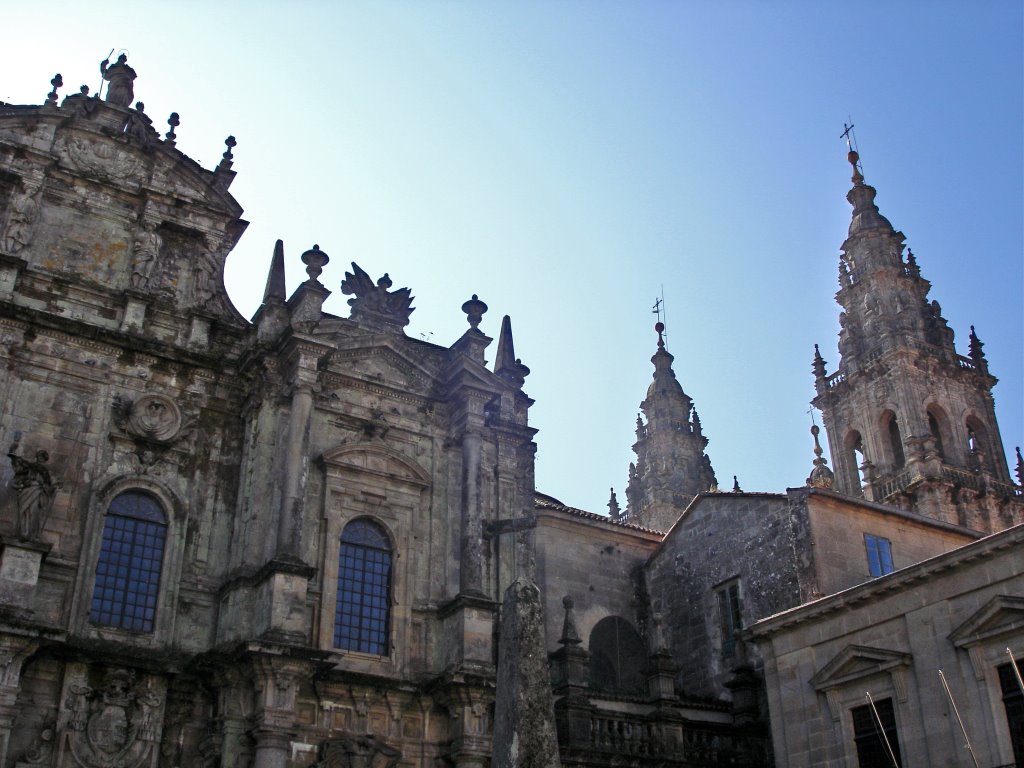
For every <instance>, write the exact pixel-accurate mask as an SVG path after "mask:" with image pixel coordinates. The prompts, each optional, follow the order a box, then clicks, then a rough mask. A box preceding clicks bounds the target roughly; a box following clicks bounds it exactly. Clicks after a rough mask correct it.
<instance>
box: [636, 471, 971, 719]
mask: <svg viewBox="0 0 1024 768" xmlns="http://www.w3.org/2000/svg"><path fill="white" fill-rule="evenodd" d="M866 535H870V536H875V537H878V538H881V539H885V540H886V541H888V542H889V543H890V546H891V550H890V552H891V556H892V560H893V563H892V567H893V568H897V569H898V568H902V567H905V566H909V565H912V564H913V563H916V562H918V561H920V560H923V559H925V558H926V557H931V556H934V555H938V554H941V553H943V552H947V551H949V550H951V549H955V548H957V547H961V546H964V545H965V544H969V543H971V542H973V541H975V540H977V538H978V536H979V534H978V533H977V532H975V531H972V530H970V529H967V528H962V527H959V526H955V525H951V524H947V523H941V522H939V521H935V520H932V519H930V518H927V517H924V516H923V515H917V514H914V513H909V512H902V511H901V510H896V509H893V508H891V507H885V506H882V505H880V504H871V503H868V502H864V501H861V500H859V499H853V498H850V497H847V496H844V495H841V494H837V493H834V492H832V491H828V490H821V489H810V488H798V489H790V490H788V491H787V492H786V493H785V494H773V493H743V492H739V493H711V494H702V495H700V496H698V497H697V499H695V500H694V502H693V504H691V505H690V507H689V508H688V509H687V510H686V512H685V513H684V514H683V516H682V517H681V518H680V519H679V521H678V522H677V523H676V525H675V526H674V527H673V528H672V530H671V531H670V532H669V533H668V535H667V536H666V537H665V539H664V541H663V542H662V543H661V544H660V545H659V546H658V548H657V550H656V551H655V553H654V554H653V555H652V556H651V557H650V559H649V560H648V562H647V563H646V565H645V570H644V575H645V578H646V582H647V590H648V592H649V594H650V596H651V598H650V605H651V615H652V618H653V620H654V621H655V622H656V623H658V624H659V625H660V626H662V627H665V628H666V640H667V643H668V650H669V651H670V652H671V654H672V657H673V658H676V659H687V660H688V662H689V663H687V664H686V665H685V666H684V667H683V669H682V670H681V671H680V674H679V678H678V682H679V685H680V686H681V687H682V689H683V690H685V691H687V692H688V693H690V694H692V695H696V696H704V697H708V698H715V699H721V698H728V697H731V694H730V693H729V691H730V685H732V684H733V681H734V678H735V677H736V675H737V674H738V673H744V672H745V671H746V670H748V669H752V670H760V668H761V659H760V657H759V654H758V651H757V649H756V648H755V647H748V646H747V645H746V643H745V642H744V636H743V632H742V630H743V629H744V628H745V627H748V626H750V625H751V624H752V623H754V622H755V621H757V620H758V619H762V618H764V617H766V616H771V615H773V614H775V613H779V612H781V611H784V610H787V609H789V608H792V607H793V606H797V605H801V604H803V603H807V602H810V601H812V600H816V599H818V598H820V597H822V596H823V595H826V594H832V593H835V592H841V591H843V590H845V589H849V588H850V587H853V586H855V585H857V584H861V583H863V582H865V581H867V580H869V579H871V578H872V574H871V572H870V570H869V567H870V561H869V557H868V553H867V550H866V548H865V536H866ZM678 584H685V585H687V588H686V589H679V588H678V587H677V586H676V585H678ZM732 588H735V589H736V592H735V593H734V595H735V598H736V599H737V600H738V605H737V606H736V607H737V608H738V610H737V611H736V615H735V616H730V615H728V610H724V609H728V608H729V604H728V601H730V600H733V599H734V597H733V594H730V590H731V589H732ZM734 618H735V619H738V621H735V622H734V623H733V624H731V625H730V621H732V620H733V619H734ZM765 714H766V713H764V712H762V713H761V715H762V716H764V715H765Z"/></svg>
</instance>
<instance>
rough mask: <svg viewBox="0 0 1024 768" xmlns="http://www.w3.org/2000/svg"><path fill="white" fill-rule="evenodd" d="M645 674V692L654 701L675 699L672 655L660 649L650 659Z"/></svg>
mask: <svg viewBox="0 0 1024 768" xmlns="http://www.w3.org/2000/svg"><path fill="white" fill-rule="evenodd" d="M648 669H649V670H650V671H649V672H648V673H647V692H648V695H649V696H650V697H651V698H652V699H653V700H654V701H665V700H668V699H675V698H676V686H675V679H676V665H675V663H673V661H672V654H670V653H669V652H668V650H667V649H665V648H661V649H660V650H658V651H656V652H655V653H654V654H653V655H652V656H651V658H650V661H649V664H648Z"/></svg>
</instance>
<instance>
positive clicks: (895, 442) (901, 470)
mask: <svg viewBox="0 0 1024 768" xmlns="http://www.w3.org/2000/svg"><path fill="white" fill-rule="evenodd" d="M849 161H850V164H851V165H852V166H853V178H852V181H853V188H852V189H851V190H850V191H849V192H848V193H847V195H846V199H847V200H849V202H850V204H851V205H852V206H853V219H852V221H851V222H850V230H849V237H847V239H846V242H844V243H843V245H842V254H841V256H840V259H839V292H838V293H837V294H836V301H837V302H838V303H839V305H840V306H841V307H842V311H841V312H840V314H839V323H840V328H841V330H840V332H839V355H840V359H839V368H838V370H837V371H836V372H835V373H833V374H831V375H830V374H828V373H827V372H826V370H825V360H824V359H823V358H822V356H821V353H820V352H819V350H818V347H817V345H815V350H814V364H813V370H814V378H815V390H816V391H817V395H816V397H815V398H814V400H813V401H812V403H813V405H814V406H815V407H816V408H818V409H820V410H821V412H822V416H823V420H824V423H825V429H826V431H827V433H828V442H829V446H830V448H831V453H832V463H833V465H834V467H835V487H836V490H838V491H841V492H843V493H847V494H850V495H863V496H864V497H865V498H867V499H869V500H872V501H879V502H885V503H887V504H893V505H896V506H899V507H901V508H903V509H908V510H911V511H914V512H917V513H920V514H923V515H928V516H930V517H935V518H938V519H941V520H945V521H946V522H950V523H957V524H960V525H966V526H969V527H971V528H974V529H977V530H980V531H985V532H990V531H996V530H1000V529H1002V528H1005V527H1008V526H1010V525H1012V524H1014V523H1017V522H1021V520H1024V499H1022V497H1021V495H1020V492H1021V489H1020V488H1019V487H1018V486H1015V485H1014V484H1013V482H1012V480H1011V478H1010V474H1009V470H1008V468H1007V464H1006V456H1005V453H1004V450H1003V443H1002V439H1001V437H1000V434H999V426H998V424H997V423H996V415H995V406H994V401H993V399H992V387H993V386H994V385H995V383H996V381H997V379H996V378H995V376H993V375H992V374H991V373H990V372H989V367H988V361H987V360H986V359H985V355H984V354H983V352H982V343H981V341H980V340H979V338H978V336H977V334H976V333H975V331H974V328H973V326H972V327H971V333H970V337H969V338H970V344H969V348H968V355H967V356H966V357H965V356H962V355H959V354H957V351H956V349H955V347H954V345H953V331H952V329H950V328H949V326H948V325H947V323H946V320H945V319H944V318H943V317H942V310H941V307H940V306H939V303H938V302H937V301H934V300H932V301H929V297H928V293H929V290H930V288H931V283H929V282H928V281H927V280H926V279H925V278H924V277H922V275H921V268H920V267H919V265H918V263H917V259H916V258H915V256H914V254H913V252H912V251H911V250H909V249H907V251H906V255H905V256H904V252H903V251H904V249H903V243H904V240H905V236H904V235H903V233H902V232H898V231H896V230H895V229H893V226H892V225H891V224H890V223H889V221H888V219H886V218H885V217H884V216H883V215H882V214H881V213H880V212H879V210H878V206H877V205H875V194H876V191H875V189H874V187H871V186H869V185H868V184H865V183H864V176H863V174H862V173H861V170H860V166H859V156H858V154H857V152H855V151H853V150H851V151H850V153H849Z"/></svg>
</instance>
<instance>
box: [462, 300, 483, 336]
mask: <svg viewBox="0 0 1024 768" xmlns="http://www.w3.org/2000/svg"><path fill="white" fill-rule="evenodd" d="M462 311H463V312H465V313H466V319H467V320H468V321H469V327H470V328H474V329H475V328H476V327H477V326H478V325H480V321H481V320H483V317H484V313H485V312H486V311H487V305H486V304H484V303H483V302H482V301H480V299H479V298H478V297H477V295H476V294H475V293H474V294H473V298H471V299H470V300H469V301H467V302H466V303H465V304H463V305H462Z"/></svg>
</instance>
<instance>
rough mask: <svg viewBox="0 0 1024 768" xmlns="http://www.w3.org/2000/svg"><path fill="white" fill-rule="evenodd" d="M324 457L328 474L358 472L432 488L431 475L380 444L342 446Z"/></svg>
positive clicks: (405, 483)
mask: <svg viewBox="0 0 1024 768" xmlns="http://www.w3.org/2000/svg"><path fill="white" fill-rule="evenodd" d="M322 458H323V462H324V465H325V466H326V467H327V473H328V475H331V474H339V473H344V472H346V471H347V472H358V473H362V474H371V475H376V476H378V477H381V478H385V479H387V480H388V481H390V482H392V483H394V482H397V483H401V484H403V485H412V486H416V487H417V488H426V487H427V486H428V485H430V476H429V475H428V474H427V473H426V471H425V470H424V469H423V468H422V467H421V466H419V465H418V464H416V463H415V462H414V461H411V460H410V459H407V458H406V457H405V456H402V455H400V454H398V453H395V452H394V451H392V450H390V449H389V448H387V447H386V446H384V445H382V444H380V443H356V444H354V445H341V446H338V447H337V448H332V449H331V450H329V451H326V452H325V453H324V454H323V457H322Z"/></svg>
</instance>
